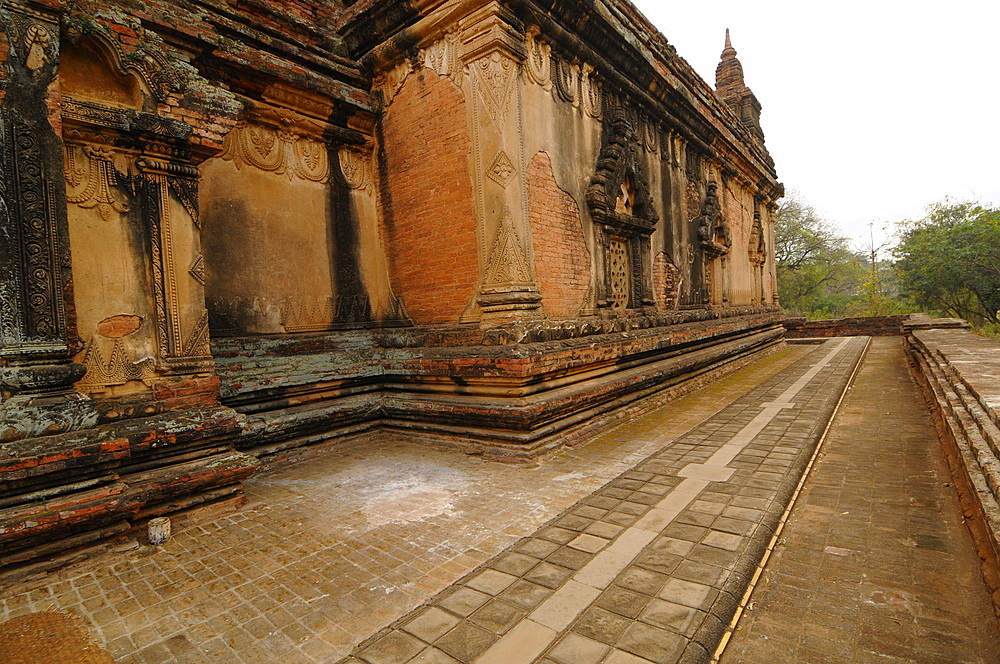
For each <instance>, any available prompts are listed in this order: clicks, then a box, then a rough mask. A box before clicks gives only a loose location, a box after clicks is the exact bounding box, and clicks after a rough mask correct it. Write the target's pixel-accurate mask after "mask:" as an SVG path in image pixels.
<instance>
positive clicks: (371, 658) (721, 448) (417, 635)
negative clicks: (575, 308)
mask: <svg viewBox="0 0 1000 664" xmlns="http://www.w3.org/2000/svg"><path fill="white" fill-rule="evenodd" d="M865 344H866V340H865V339H838V340H834V341H832V342H829V343H826V344H823V345H822V346H818V347H816V350H815V351H814V352H812V353H809V354H808V355H806V356H805V357H803V358H802V359H801V360H799V361H798V362H796V363H795V364H793V365H792V366H790V367H788V368H787V369H785V370H784V371H782V372H780V373H778V374H776V375H775V376H772V377H771V378H769V379H768V380H765V381H763V382H762V383H761V384H759V385H758V386H757V387H755V388H754V389H753V390H751V391H749V392H748V393H747V394H745V395H744V396H742V397H741V398H740V399H737V400H736V401H734V402H733V403H732V404H730V405H729V406H727V407H725V408H723V409H721V410H720V411H719V412H717V413H716V414H715V415H713V416H712V417H710V418H709V419H707V420H705V421H704V422H702V423H701V424H699V425H698V426H696V427H695V428H694V429H692V430H691V431H689V432H688V433H686V434H684V435H683V436H681V437H679V438H678V439H677V440H676V441H675V442H673V443H672V444H669V445H667V446H666V447H665V448H663V449H662V450H661V451H659V452H657V453H655V454H653V455H652V456H650V457H649V458H648V459H646V460H645V461H643V462H642V463H640V464H638V465H637V466H635V468H633V469H632V470H630V471H628V472H626V473H624V474H623V475H621V476H619V477H618V478H617V479H615V480H614V481H612V482H611V483H609V484H608V485H606V486H605V487H604V488H602V489H601V490H600V491H597V492H596V493H594V494H593V495H591V496H589V497H587V498H586V499H584V500H582V501H580V502H579V503H577V504H576V505H574V506H573V507H572V508H571V509H569V510H567V512H566V513H564V514H563V515H562V516H560V517H559V518H557V519H555V520H553V521H552V522H550V523H549V524H548V526H547V527H545V528H542V529H541V530H539V531H537V532H536V533H534V534H533V535H532V536H531V537H528V538H525V539H524V540H522V541H521V542H519V543H518V544H517V545H516V546H515V547H514V548H513V549H512V550H510V551H508V552H505V553H504V554H503V555H501V556H498V557H496V558H494V559H493V560H491V561H490V562H489V563H488V564H487V565H485V566H483V567H482V568H480V569H478V570H476V571H475V572H473V573H472V574H469V575H467V576H466V577H464V578H463V579H462V580H461V581H460V582H459V583H457V584H455V585H454V586H452V587H451V588H449V589H448V590H447V591H446V592H444V593H441V594H440V595H438V596H437V597H435V598H434V599H433V600H432V601H431V602H430V603H429V605H428V606H426V607H422V608H420V609H418V610H417V611H414V612H413V613H411V614H410V615H407V616H406V617H404V618H403V619H401V620H399V621H397V622H396V623H395V624H394V625H393V626H392V627H391V628H389V629H386V630H383V631H382V632H381V633H379V634H376V635H375V636H373V637H372V638H371V639H369V640H368V641H367V642H365V643H363V644H361V646H359V648H358V649H357V650H356V651H355V653H354V655H353V656H352V657H350V658H348V659H346V660H345V661H344V664H348V663H350V664H361V663H362V662H365V663H367V664H404V663H407V662H414V663H416V662H420V663H422V664H424V663H426V664H453V663H454V662H463V663H466V664H531V663H532V662H539V663H544V664H556V663H558V664H598V663H600V662H606V663H607V664H646V663H648V662H658V663H660V662H662V663H667V662H671V663H672V662H701V661H705V660H706V659H707V658H708V657H710V656H711V654H712V653H713V652H714V650H715V648H716V646H717V644H718V643H719V642H720V640H721V638H722V636H723V633H724V632H725V629H726V625H727V624H728V622H729V620H730V619H731V617H732V616H733V613H734V610H735V608H736V604H737V601H738V599H739V598H741V597H742V596H743V594H744V592H745V590H746V588H747V586H748V584H749V582H750V578H751V576H752V574H753V571H754V569H755V568H756V562H757V560H759V558H760V555H761V554H762V553H763V550H764V548H765V547H766V545H767V544H768V542H769V541H770V539H771V535H772V534H773V529H774V528H775V527H776V525H777V523H778V521H779V519H780V518H781V515H782V514H783V512H784V510H785V505H786V503H787V500H788V499H789V497H790V496H791V494H792V492H793V491H794V488H795V486H796V484H797V482H796V479H797V476H798V472H796V470H798V471H801V470H802V469H803V468H804V467H805V465H806V464H807V463H808V460H809V458H810V457H811V455H812V450H813V445H814V443H815V441H816V440H817V439H818V438H819V436H820V435H821V433H822V431H823V430H824V428H825V425H826V422H827V421H828V419H829V417H830V415H831V413H832V412H833V409H834V407H835V405H836V403H837V401H838V400H839V398H840V395H841V394H842V393H843V391H844V389H845V388H846V387H847V383H848V380H849V378H850V376H851V374H852V372H853V370H854V368H855V366H856V365H857V363H858V361H859V359H860V357H861V354H862V351H863V349H864V347H865Z"/></svg>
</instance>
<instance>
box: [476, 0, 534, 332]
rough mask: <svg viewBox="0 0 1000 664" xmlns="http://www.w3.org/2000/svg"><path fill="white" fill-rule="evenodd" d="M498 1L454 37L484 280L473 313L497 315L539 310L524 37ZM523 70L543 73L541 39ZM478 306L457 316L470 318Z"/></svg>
mask: <svg viewBox="0 0 1000 664" xmlns="http://www.w3.org/2000/svg"><path fill="white" fill-rule="evenodd" d="M505 11H506V10H504V9H502V8H500V7H499V6H492V7H488V8H484V9H483V10H481V11H480V12H478V13H476V14H474V15H473V16H471V17H469V18H468V19H466V21H465V22H464V23H463V32H462V36H461V42H460V52H459V55H460V58H461V60H462V62H463V63H464V66H465V67H464V69H465V76H464V77H463V82H464V83H466V84H467V87H466V89H465V92H466V99H467V100H468V105H467V108H468V109H469V126H470V130H471V133H472V138H473V162H474V173H473V178H474V183H475V193H476V206H477V211H478V216H479V228H480V256H481V257H482V274H483V281H482V283H481V285H480V290H479V295H478V297H477V298H476V303H475V304H476V306H477V307H478V311H479V312H482V313H485V314H491V315H499V316H504V317H506V316H510V315H514V312H518V311H530V310H533V309H537V308H538V307H539V306H540V304H541V294H540V293H539V292H538V289H537V287H536V286H535V284H534V278H533V276H532V273H531V265H532V261H531V259H530V250H529V248H528V246H529V239H528V233H527V228H528V196H527V182H526V180H525V156H524V117H523V116H524V109H523V100H522V94H523V91H522V85H523V76H524V73H523V71H522V62H523V60H524V58H525V53H524V46H525V43H524V36H523V35H522V34H519V33H518V30H517V28H516V27H515V26H516V19H514V18H513V17H512V16H507V15H506V14H505ZM537 46H538V48H537V50H536V51H535V52H534V54H529V57H530V56H531V55H534V57H535V60H534V61H532V64H531V65H530V66H531V67H533V69H532V70H531V72H532V73H529V74H528V75H529V76H537V77H541V78H542V79H544V78H545V77H546V76H547V64H546V62H547V61H546V58H547V51H546V50H545V48H544V46H543V45H541V44H538V45H537ZM476 317H477V312H476V311H474V310H473V309H471V308H470V309H469V310H467V311H466V313H465V314H464V315H463V319H465V320H473V319H475V318H476Z"/></svg>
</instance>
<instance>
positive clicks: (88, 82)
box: [59, 38, 148, 110]
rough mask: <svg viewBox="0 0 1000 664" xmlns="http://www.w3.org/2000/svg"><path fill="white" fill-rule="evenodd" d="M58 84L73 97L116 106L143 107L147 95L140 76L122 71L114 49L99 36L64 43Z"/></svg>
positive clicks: (65, 93)
mask: <svg viewBox="0 0 1000 664" xmlns="http://www.w3.org/2000/svg"><path fill="white" fill-rule="evenodd" d="M59 87H60V90H61V92H62V93H63V94H64V95H68V96H70V97H72V98H74V99H80V100H88V101H96V102H99V103H101V104H103V105H105V106H111V107H114V108H130V109H134V110H140V109H142V108H143V106H144V100H145V99H146V98H147V96H148V91H147V90H144V86H143V84H142V82H141V81H140V79H139V77H138V76H136V75H134V74H133V73H131V72H128V71H127V70H124V71H123V68H122V67H120V66H119V65H118V63H117V57H116V55H115V54H114V52H113V51H112V49H111V48H110V47H108V46H107V45H105V44H103V43H102V42H101V41H99V40H98V39H96V38H82V39H80V40H79V41H78V42H77V43H72V42H65V43H64V44H63V45H62V51H61V53H60V66H59Z"/></svg>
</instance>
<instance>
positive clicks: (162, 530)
mask: <svg viewBox="0 0 1000 664" xmlns="http://www.w3.org/2000/svg"><path fill="white" fill-rule="evenodd" d="M147 526H148V531H147V537H148V538H149V543H150V544H152V545H154V546H156V545H157V544H163V543H164V542H166V541H167V540H168V539H170V519H168V518H167V517H165V516H158V517H156V518H155V519H150V520H149V523H148V524H147Z"/></svg>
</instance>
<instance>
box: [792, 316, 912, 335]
mask: <svg viewBox="0 0 1000 664" xmlns="http://www.w3.org/2000/svg"><path fill="white" fill-rule="evenodd" d="M909 318H910V316H909V315H908V314H903V315H896V316H864V317H860V318H834V319H831V320H806V319H805V318H789V319H787V320H786V321H785V336H786V337H787V338H789V339H803V338H809V337H856V336H872V337H893V336H900V335H902V334H903V323H905V322H906V321H907V320H908V319H909Z"/></svg>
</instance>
